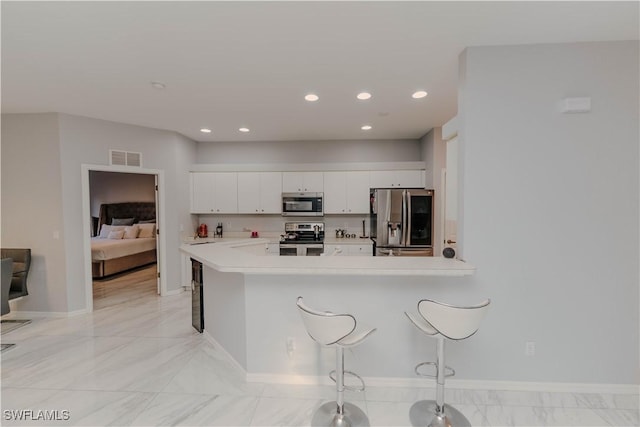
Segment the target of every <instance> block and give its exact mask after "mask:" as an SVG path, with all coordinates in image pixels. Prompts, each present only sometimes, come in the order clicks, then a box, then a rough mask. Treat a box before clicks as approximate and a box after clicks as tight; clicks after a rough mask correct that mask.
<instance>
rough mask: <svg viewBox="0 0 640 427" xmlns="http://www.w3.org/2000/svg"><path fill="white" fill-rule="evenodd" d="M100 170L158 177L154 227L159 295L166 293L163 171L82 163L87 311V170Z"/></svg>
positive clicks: (88, 298) (90, 304) (87, 300)
mask: <svg viewBox="0 0 640 427" xmlns="http://www.w3.org/2000/svg"><path fill="white" fill-rule="evenodd" d="M90 171H101V172H120V173H136V174H146V175H156V176H157V177H158V192H157V204H158V209H157V212H156V227H157V228H158V230H159V233H160V234H159V235H158V248H159V252H160V253H159V254H158V255H159V257H158V258H159V259H158V267H159V273H160V296H165V295H166V294H167V272H166V269H167V267H166V266H167V263H166V256H167V255H166V254H167V251H166V247H167V245H166V237H165V236H166V231H165V229H164V224H163V221H164V218H165V203H164V200H165V194H164V188H165V185H164V171H163V170H161V169H144V168H139V167H132V166H110V165H88V164H82V218H84V219H85V220H84V221H82V223H83V225H82V230H83V242H84V282H85V305H86V308H87V313H91V312H93V277H92V274H91V271H92V270H91V223H90V221H89V220H88V218H91V198H90V194H89V193H90V192H89V172H90Z"/></svg>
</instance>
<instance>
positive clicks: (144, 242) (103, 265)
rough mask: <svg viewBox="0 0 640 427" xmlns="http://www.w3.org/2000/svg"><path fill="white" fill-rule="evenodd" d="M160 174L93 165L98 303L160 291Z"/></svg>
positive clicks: (95, 299)
mask: <svg viewBox="0 0 640 427" xmlns="http://www.w3.org/2000/svg"><path fill="white" fill-rule="evenodd" d="M157 202H158V192H157V175H154V174H148V173H132V172H115V171H113V172H112V171H103V170H89V209H90V214H91V232H90V234H91V237H90V239H91V242H90V244H91V278H92V286H91V289H92V300H93V309H94V310H98V309H101V308H105V307H110V306H113V305H117V304H122V303H125V302H129V301H132V300H135V299H138V298H144V297H148V296H149V295H156V294H159V293H160V286H159V280H158V272H159V271H160V270H159V268H158V260H159V257H158V242H157V217H158V215H157V207H158V203H157Z"/></svg>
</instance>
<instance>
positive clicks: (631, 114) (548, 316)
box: [452, 42, 640, 384]
mask: <svg viewBox="0 0 640 427" xmlns="http://www.w3.org/2000/svg"><path fill="white" fill-rule="evenodd" d="M638 47H639V46H638V42H609V43H581V44H561V45H532V46H509V47H478V48H469V49H467V50H466V51H465V52H464V53H463V55H462V56H461V58H460V59H461V61H460V66H461V69H460V85H461V87H460V94H459V102H458V107H459V112H458V118H459V119H460V133H459V142H460V147H459V149H460V157H461V159H460V165H461V175H460V176H459V178H460V181H459V182H460V189H461V197H462V199H463V201H464V204H463V206H460V215H459V221H460V222H459V226H460V233H459V238H460V240H461V241H462V242H461V245H460V246H461V248H462V250H463V254H462V256H463V258H465V259H466V260H467V261H468V262H470V263H472V264H474V265H476V266H477V274H476V276H475V277H474V278H473V279H472V283H471V286H470V287H469V289H470V292H469V294H468V295H467V298H468V299H475V300H479V299H480V298H482V297H491V298H492V299H493V307H492V309H491V311H490V314H489V316H488V318H487V319H486V321H485V323H484V324H483V325H482V328H481V331H480V332H479V334H478V335H477V336H476V337H474V338H473V339H472V340H470V344H471V345H470V346H469V347H468V348H467V350H468V351H469V353H468V357H470V358H473V360H474V364H475V365H477V366H478V367H482V369H478V370H477V372H475V373H474V375H475V376H476V377H478V378H486V379H494V380H507V379H508V380H527V381H543V382H544V381H555V382H586V383H590V382H591V383H635V384H637V383H639V382H640V375H639V372H638V369H639V368H638V366H639V364H638V360H639V359H638V358H639V354H638V348H639V341H638V338H639V337H638V330H639V328H638V325H639V316H638V301H639V295H638V287H639V277H638V267H639V266H638V264H639V255H640V254H639V250H638V233H639V227H638V225H639V215H638V205H639V186H638V178H639V176H638V154H639V152H638V141H639V131H638V116H639V110H638V89H639V87H638V86H639V83H638V82H639V73H638ZM576 96H588V97H591V101H592V108H593V109H592V111H591V112H590V113H587V114H559V113H558V111H557V104H558V102H559V101H560V100H561V99H563V98H565V97H576ZM462 168H463V169H462ZM452 302H456V301H452ZM527 340H531V341H535V342H536V355H535V357H526V356H525V355H524V348H525V341H527Z"/></svg>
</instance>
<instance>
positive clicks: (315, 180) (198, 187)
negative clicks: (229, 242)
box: [191, 170, 425, 215]
mask: <svg viewBox="0 0 640 427" xmlns="http://www.w3.org/2000/svg"><path fill="white" fill-rule="evenodd" d="M424 185H425V172H424V170H378V171H361V170H360V171H326V172H192V173H191V213H194V214H235V213H241V214H275V215H279V214H281V213H282V193H300V192H313V193H319V192H323V193H324V212H325V213H326V214H365V215H366V214H368V213H369V189H370V188H405V187H407V188H424Z"/></svg>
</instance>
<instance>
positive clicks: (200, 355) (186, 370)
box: [162, 340, 264, 397]
mask: <svg viewBox="0 0 640 427" xmlns="http://www.w3.org/2000/svg"><path fill="white" fill-rule="evenodd" d="M263 388H264V385H263V384H260V383H247V382H246V381H245V375H244V373H243V372H241V371H239V370H238V368H237V367H236V366H235V365H234V364H233V363H231V362H230V361H229V360H228V359H227V358H226V357H225V355H224V354H222V353H221V352H220V351H217V350H216V349H215V348H214V346H213V345H212V344H211V343H209V342H208V341H204V340H202V342H201V345H200V346H199V347H197V348H196V349H194V351H193V352H192V357H191V359H190V360H189V361H188V362H187V363H185V364H184V365H183V366H181V367H180V370H179V371H178V372H177V373H176V375H175V376H174V377H173V378H172V380H171V381H170V382H169V383H168V384H166V386H165V387H164V388H163V390H162V391H164V392H167V393H194V394H210V395H232V396H256V397H257V396H260V395H261V393H262V390H263Z"/></svg>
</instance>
